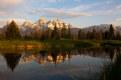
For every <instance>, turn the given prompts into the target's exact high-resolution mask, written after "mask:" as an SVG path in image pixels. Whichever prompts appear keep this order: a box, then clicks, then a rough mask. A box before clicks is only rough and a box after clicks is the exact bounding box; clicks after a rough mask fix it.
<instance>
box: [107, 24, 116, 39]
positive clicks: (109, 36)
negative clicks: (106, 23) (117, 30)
mask: <svg viewBox="0 0 121 80" xmlns="http://www.w3.org/2000/svg"><path fill="white" fill-rule="evenodd" d="M108 39H115V34H114V27H113V25H112V24H111V25H110V28H109V34H108Z"/></svg>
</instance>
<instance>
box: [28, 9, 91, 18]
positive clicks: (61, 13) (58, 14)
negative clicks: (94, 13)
mask: <svg viewBox="0 0 121 80" xmlns="http://www.w3.org/2000/svg"><path fill="white" fill-rule="evenodd" d="M27 12H28V13H30V14H37V13H40V12H41V13H43V16H45V17H54V18H64V19H68V18H76V17H83V16H91V15H90V14H88V13H77V12H71V11H65V10H59V9H55V8H43V9H39V10H36V11H33V10H31V11H27Z"/></svg>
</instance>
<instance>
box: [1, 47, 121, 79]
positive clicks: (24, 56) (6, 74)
mask: <svg viewBox="0 0 121 80" xmlns="http://www.w3.org/2000/svg"><path fill="white" fill-rule="evenodd" d="M119 52H121V48H92V49H72V50H68V49H60V50H59V49H57V50H56V49H51V50H48V51H44V50H41V51H40V50H29V51H10V52H9V51H7V52H6V51H3V50H2V51H1V52H0V80H8V78H9V80H33V79H34V80H40V79H41V80H50V79H52V80H57V79H58V80H62V79H63V80H73V79H76V80H80V79H83V80H85V79H86V80H87V79H93V78H98V77H97V75H99V74H100V71H101V67H102V66H103V64H104V62H107V61H113V60H114V59H115V57H116V54H117V53H119ZM95 76H96V77H95Z"/></svg>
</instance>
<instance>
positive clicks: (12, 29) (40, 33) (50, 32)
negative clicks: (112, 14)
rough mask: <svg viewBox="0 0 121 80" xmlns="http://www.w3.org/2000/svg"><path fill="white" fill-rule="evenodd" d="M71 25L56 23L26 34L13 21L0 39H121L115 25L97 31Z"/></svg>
mask: <svg viewBox="0 0 121 80" xmlns="http://www.w3.org/2000/svg"><path fill="white" fill-rule="evenodd" d="M72 29H73V28H71V25H70V24H69V25H68V27H67V26H66V25H65V24H63V27H62V28H57V24H56V23H55V24H54V29H51V28H49V27H48V29H47V30H45V29H44V25H43V28H42V29H34V31H33V32H31V33H30V34H28V31H27V30H26V31H25V34H24V35H22V34H20V30H19V27H18V25H17V24H16V23H15V21H12V22H11V23H10V24H7V25H6V26H4V28H3V30H2V33H0V39H1V40H2V39H7V40H12V39H30V40H31V39H32V40H34V39H37V40H51V39H52V40H53V39H57V40H60V39H72V40H85V39H89V40H92V39H95V40H121V35H120V32H118V31H117V32H115V29H114V27H113V25H112V24H111V25H110V28H109V30H107V31H105V32H104V31H101V30H100V31H96V30H95V29H94V28H93V30H92V31H89V32H86V31H85V30H83V29H80V30H78V31H74V30H73V31H72Z"/></svg>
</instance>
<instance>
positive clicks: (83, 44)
mask: <svg viewBox="0 0 121 80" xmlns="http://www.w3.org/2000/svg"><path fill="white" fill-rule="evenodd" d="M101 46H121V41H119V40H68V39H67V40H44V41H38V40H13V41H9V40H5V41H0V48H16V47H20V48H22V47H23V48H33V47H34V48H36V47H39V48H51V47H57V48H61V47H68V48H72V47H73V48H87V47H101Z"/></svg>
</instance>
